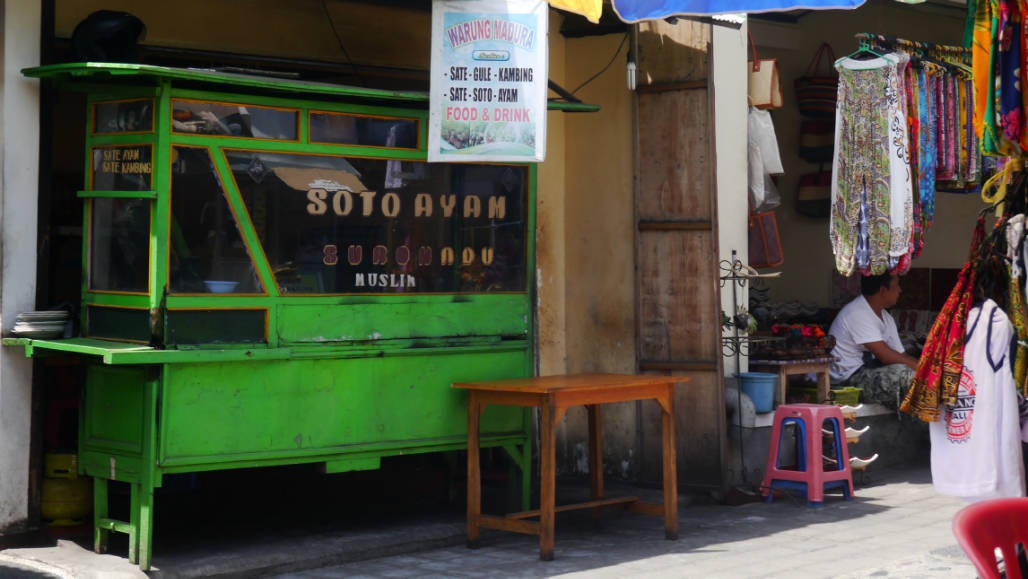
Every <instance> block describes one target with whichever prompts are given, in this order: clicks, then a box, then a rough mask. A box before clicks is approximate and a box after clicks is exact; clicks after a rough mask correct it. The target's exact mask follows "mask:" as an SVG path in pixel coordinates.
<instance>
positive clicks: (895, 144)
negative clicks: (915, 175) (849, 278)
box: [885, 52, 914, 273]
mask: <svg viewBox="0 0 1028 579" xmlns="http://www.w3.org/2000/svg"><path fill="white" fill-rule="evenodd" d="M895 55H896V58H897V63H896V78H895V79H894V82H890V83H888V84H887V85H886V87H885V98H886V99H887V101H888V108H889V117H890V118H889V145H890V154H889V264H888V268H889V270H890V271H895V272H896V273H906V271H907V269H908V268H909V267H910V235H911V233H912V232H913V229H914V224H913V215H914V211H913V202H912V197H913V179H911V173H910V140H909V135H908V133H907V99H906V98H905V96H904V94H905V92H904V90H903V86H904V82H903V78H904V77H905V76H906V73H907V68H908V65H909V64H910V55H908V54H906V53H905V52H896V53H895ZM904 258H906V259H905V260H904ZM904 264H905V265H904Z"/></svg>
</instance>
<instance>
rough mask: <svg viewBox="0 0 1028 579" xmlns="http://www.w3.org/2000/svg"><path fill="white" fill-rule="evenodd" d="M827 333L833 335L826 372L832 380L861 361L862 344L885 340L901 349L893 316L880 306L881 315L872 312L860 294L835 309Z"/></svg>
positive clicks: (848, 372) (846, 374)
mask: <svg viewBox="0 0 1028 579" xmlns="http://www.w3.org/2000/svg"><path fill="white" fill-rule="evenodd" d="M828 333H829V334H831V335H832V336H835V347H834V348H832V364H831V367H830V368H829V371H828V373H829V374H830V375H831V377H832V380H836V381H838V380H845V379H846V378H849V377H850V376H852V375H853V373H854V372H856V371H857V370H859V369H860V367H861V366H863V365H864V352H867V348H865V347H864V344H870V343H871V342H885V343H886V344H887V345H888V346H889V347H890V348H892V349H893V350H896V351H897V352H902V351H903V342H901V341H900V337H899V330H897V329H896V322H895V320H893V319H892V316H891V315H889V312H888V311H886V310H884V309H883V310H882V317H880V318H879V317H878V316H877V315H875V311H874V310H872V309H871V304H869V303H867V300H866V299H864V296H857V297H856V299H854V300H853V301H851V302H850V303H848V304H846V306H845V307H843V308H842V309H841V310H840V311H839V315H838V316H836V317H835V321H834V322H832V327H831V328H830V329H829V330H828Z"/></svg>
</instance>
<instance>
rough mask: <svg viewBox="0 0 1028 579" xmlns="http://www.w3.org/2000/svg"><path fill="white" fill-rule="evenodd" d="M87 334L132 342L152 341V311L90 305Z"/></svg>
mask: <svg viewBox="0 0 1028 579" xmlns="http://www.w3.org/2000/svg"><path fill="white" fill-rule="evenodd" d="M86 335H87V336H90V337H92V338H111V339H115V340H128V341H131V342H149V341H150V312H149V310H147V309H146V308H117V307H105V306H88V307H87V308H86Z"/></svg>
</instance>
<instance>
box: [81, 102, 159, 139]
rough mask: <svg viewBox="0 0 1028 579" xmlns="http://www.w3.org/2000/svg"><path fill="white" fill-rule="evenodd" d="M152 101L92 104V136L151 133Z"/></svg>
mask: <svg viewBox="0 0 1028 579" xmlns="http://www.w3.org/2000/svg"><path fill="white" fill-rule="evenodd" d="M153 115H154V107H153V99H133V100H121V101H109V102H99V103H93V134H94V135H98V134H115V133H152V132H153Z"/></svg>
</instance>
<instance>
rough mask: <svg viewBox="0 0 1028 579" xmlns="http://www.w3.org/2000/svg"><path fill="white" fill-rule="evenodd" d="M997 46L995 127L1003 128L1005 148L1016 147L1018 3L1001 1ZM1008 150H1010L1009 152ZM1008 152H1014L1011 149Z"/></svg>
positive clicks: (1020, 118) (1020, 104) (1019, 118)
mask: <svg viewBox="0 0 1028 579" xmlns="http://www.w3.org/2000/svg"><path fill="white" fill-rule="evenodd" d="M997 32H998V36H997V37H996V45H997V48H998V63H997V65H996V70H995V75H996V86H995V91H996V94H995V99H996V114H997V115H998V116H997V117H996V125H997V126H998V127H1000V128H1001V129H1002V136H1003V140H1004V141H1006V143H1005V144H1004V145H1003V146H1004V147H1010V148H1012V147H1015V146H1016V145H1015V143H1016V144H1017V145H1019V144H1020V142H1021V131H1022V130H1023V125H1024V115H1023V114H1022V108H1023V106H1024V99H1023V98H1022V95H1021V65H1022V60H1021V39H1020V38H1019V37H1018V36H1019V35H1020V36H1023V35H1024V26H1023V23H1022V21H1021V11H1020V7H1019V6H1018V0H1000V2H999V26H998V28H997ZM1008 150H1009V149H1008ZM1011 152H1013V151H1012V150H1011Z"/></svg>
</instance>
